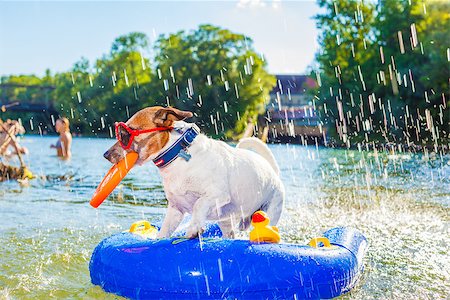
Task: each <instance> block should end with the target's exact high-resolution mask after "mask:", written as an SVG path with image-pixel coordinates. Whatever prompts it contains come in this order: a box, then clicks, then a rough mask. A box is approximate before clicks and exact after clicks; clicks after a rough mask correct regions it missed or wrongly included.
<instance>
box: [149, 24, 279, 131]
mask: <svg viewBox="0 0 450 300" xmlns="http://www.w3.org/2000/svg"><path fill="white" fill-rule="evenodd" d="M155 50H156V55H155V68H156V75H157V78H156V80H154V81H153V84H152V90H153V91H154V92H155V93H156V95H155V99H156V100H157V103H159V104H167V105H172V106H175V107H178V108H180V109H185V110H189V111H192V112H194V116H195V118H196V119H197V122H198V123H200V124H201V125H202V127H203V128H204V129H205V130H206V132H207V133H209V134H212V135H215V136H218V137H231V136H234V135H236V134H239V133H241V132H242V131H243V130H244V128H245V125H246V124H247V121H248V120H249V119H251V120H255V119H256V117H257V115H258V114H259V113H263V112H264V108H265V104H266V103H267V101H268V99H269V92H270V90H271V89H272V87H273V86H274V84H275V78H274V76H272V75H269V74H268V73H267V71H266V62H265V61H264V60H263V59H261V58H260V57H259V56H258V55H257V53H256V52H255V50H254V49H253V46H252V40H251V39H250V38H248V37H246V36H244V35H242V34H236V33H233V32H231V31H229V30H226V29H222V28H219V27H215V26H212V25H201V26H200V27H199V28H198V29H197V30H193V31H190V32H185V31H180V32H177V33H175V34H170V35H162V36H160V37H159V39H158V40H157V42H156V45H155Z"/></svg>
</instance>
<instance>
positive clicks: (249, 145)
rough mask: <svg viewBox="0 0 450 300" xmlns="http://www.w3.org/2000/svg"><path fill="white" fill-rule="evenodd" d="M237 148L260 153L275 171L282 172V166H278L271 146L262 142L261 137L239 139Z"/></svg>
mask: <svg viewBox="0 0 450 300" xmlns="http://www.w3.org/2000/svg"><path fill="white" fill-rule="evenodd" d="M236 148H241V149H246V150H250V151H253V152H256V153H258V154H259V155H261V156H262V157H264V158H265V159H266V160H267V162H268V163H269V164H270V165H271V166H272V168H273V170H274V171H275V173H277V174H278V175H279V174H280V168H279V167H278V164H277V161H276V160H275V157H274V156H273V154H272V152H271V151H270V149H269V147H267V145H266V144H265V143H264V142H262V141H261V140H260V139H258V138H255V137H248V138H243V139H241V140H240V141H239V143H238V144H237V146H236Z"/></svg>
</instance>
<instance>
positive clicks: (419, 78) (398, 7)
mask: <svg viewBox="0 0 450 300" xmlns="http://www.w3.org/2000/svg"><path fill="white" fill-rule="evenodd" d="M409 2H410V1H398V0H383V1H379V2H378V3H377V4H376V5H375V3H374V2H372V1H357V0H336V1H325V0H320V1H318V3H319V5H320V6H321V7H322V8H324V9H325V13H324V14H321V15H318V16H316V20H317V25H318V27H319V29H321V30H322V33H321V36H320V39H319V42H320V44H321V52H320V53H318V54H317V55H316V60H317V62H318V64H319V69H318V70H317V74H318V75H319V78H320V81H321V86H320V88H319V89H318V90H317V95H318V97H319V98H320V103H319V104H320V105H321V114H322V117H323V120H324V121H325V122H326V123H327V124H328V127H329V129H330V130H329V132H331V134H332V135H333V136H334V137H335V138H336V140H338V143H344V144H347V146H350V145H351V144H354V143H357V142H361V141H365V142H371V141H375V142H379V141H382V142H402V143H407V144H410V143H416V144H436V145H437V144H438V143H445V142H446V141H448V137H449V119H448V115H449V112H448V106H449V104H450V103H449V94H448V87H449V86H448V78H449V62H448V59H447V53H446V52H447V51H448V50H447V49H448V46H449V39H448V36H449V33H450V32H449V28H450V24H449V14H448V11H449V9H450V3H449V2H443V1H429V2H428V4H427V5H425V4H424V3H423V2H422V1H411V2H412V3H411V4H410V3H409ZM402 40H403V42H402ZM443 99H445V100H443Z"/></svg>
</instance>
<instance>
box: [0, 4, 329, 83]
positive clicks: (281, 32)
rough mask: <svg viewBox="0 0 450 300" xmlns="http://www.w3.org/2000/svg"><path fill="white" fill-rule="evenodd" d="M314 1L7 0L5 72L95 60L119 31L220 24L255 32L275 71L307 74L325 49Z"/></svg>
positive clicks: (0, 53)
mask: <svg viewBox="0 0 450 300" xmlns="http://www.w3.org/2000/svg"><path fill="white" fill-rule="evenodd" d="M319 12H320V9H319V7H318V6H317V4H316V3H315V1H312V0H309V1H279V0H276V1H261V0H240V1H145V2H144V1H96V2H94V1H76V2H75V1H53V2H46V1H32V2H17V1H6V2H4V1H2V0H0V76H1V75H10V74H16V75H18V74H36V75H39V76H42V75H43V74H44V72H45V70H46V69H50V70H51V72H52V73H55V72H63V71H68V70H70V68H71V67H72V66H73V64H74V63H75V62H76V61H78V60H79V59H80V58H81V57H86V58H87V59H88V60H89V61H90V62H91V63H92V62H94V61H95V60H96V59H98V58H100V57H101V56H102V55H103V54H107V53H108V52H109V50H110V48H111V44H112V42H113V41H114V39H115V38H116V37H118V36H120V35H123V34H127V33H129V32H133V31H139V32H143V33H145V34H147V36H148V37H149V38H150V41H151V42H153V41H154V40H155V39H156V37H157V36H158V35H159V34H169V33H174V32H177V31H179V30H192V29H195V28H197V27H198V25H200V24H213V25H216V26H220V27H223V28H226V29H229V30H231V31H233V32H236V33H242V34H245V35H247V36H249V37H251V38H252V39H253V41H254V48H255V50H256V51H257V52H258V53H262V54H264V57H265V58H266V60H267V62H268V70H269V72H271V73H273V74H303V73H305V72H306V70H307V67H308V66H309V65H311V64H312V62H313V59H314V53H315V52H316V51H317V49H318V45H317V35H318V31H317V29H316V27H315V22H314V20H313V19H312V17H313V16H314V15H316V14H317V13H319Z"/></svg>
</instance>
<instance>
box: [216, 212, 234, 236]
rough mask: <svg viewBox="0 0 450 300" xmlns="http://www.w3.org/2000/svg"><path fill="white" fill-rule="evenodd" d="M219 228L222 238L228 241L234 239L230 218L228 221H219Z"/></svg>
mask: <svg viewBox="0 0 450 300" xmlns="http://www.w3.org/2000/svg"><path fill="white" fill-rule="evenodd" d="M219 227H220V230H221V231H222V236H223V237H224V238H228V239H234V230H233V219H232V216H230V218H229V219H225V220H220V221H219Z"/></svg>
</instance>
